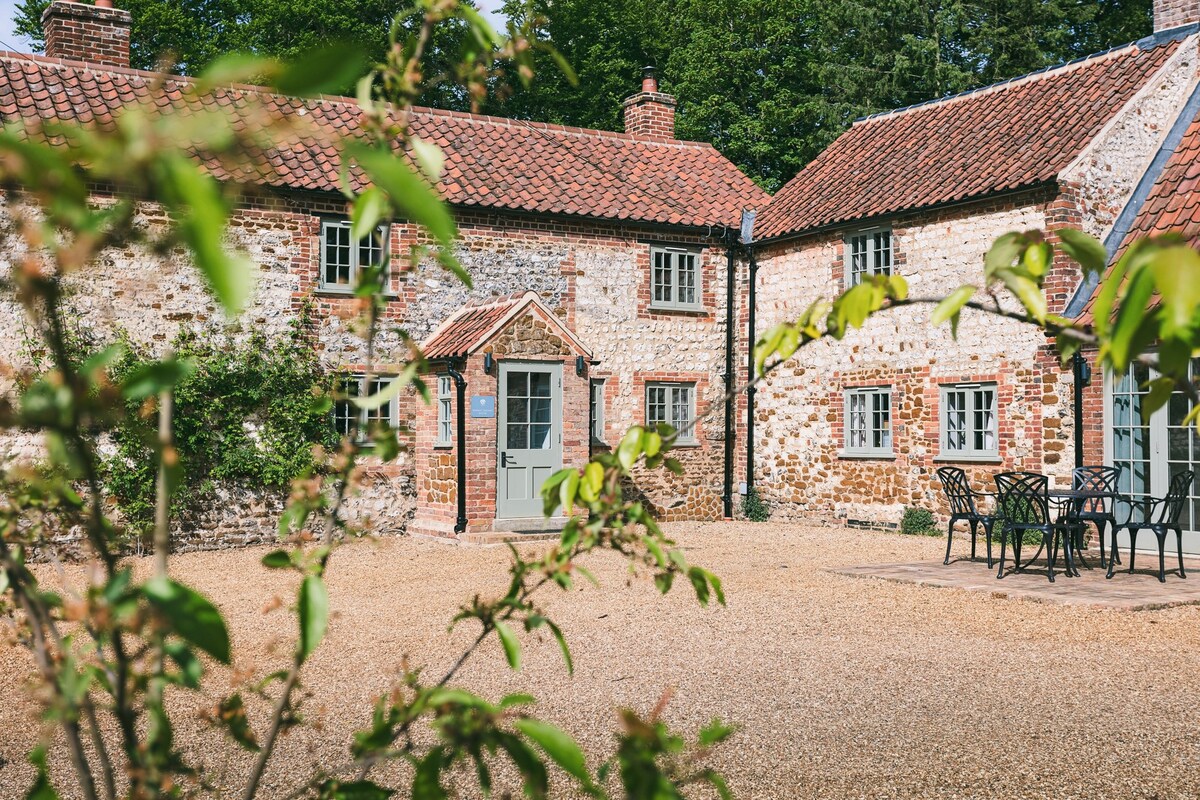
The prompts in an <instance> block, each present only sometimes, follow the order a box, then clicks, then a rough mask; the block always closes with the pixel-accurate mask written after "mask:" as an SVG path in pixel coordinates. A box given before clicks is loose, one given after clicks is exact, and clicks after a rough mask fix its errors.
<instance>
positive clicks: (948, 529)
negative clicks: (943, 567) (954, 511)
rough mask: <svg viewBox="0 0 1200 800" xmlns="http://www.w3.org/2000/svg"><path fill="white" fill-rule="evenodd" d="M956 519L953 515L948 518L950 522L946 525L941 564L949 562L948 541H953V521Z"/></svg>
mask: <svg viewBox="0 0 1200 800" xmlns="http://www.w3.org/2000/svg"><path fill="white" fill-rule="evenodd" d="M955 522H957V520H956V519H955V518H954V517H951V518H950V524H949V525H947V526H946V558H945V559H943V560H942V563H943V564H949V563H950V543H951V542H953V541H954V523H955Z"/></svg>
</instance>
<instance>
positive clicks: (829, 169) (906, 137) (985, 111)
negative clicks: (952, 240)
mask: <svg viewBox="0 0 1200 800" xmlns="http://www.w3.org/2000/svg"><path fill="white" fill-rule="evenodd" d="M1178 47H1179V42H1178V41H1171V42H1167V43H1164V44H1161V45H1159V46H1157V47H1150V48H1148V49H1145V50H1143V49H1141V48H1140V47H1138V46H1137V45H1136V44H1134V45H1129V46H1127V47H1123V48H1120V49H1117V50H1113V51H1111V52H1109V53H1104V54H1101V55H1098V56H1094V57H1092V58H1088V59H1084V60H1082V61H1078V62H1074V63H1071V64H1065V65H1063V66H1061V67H1056V68H1054V69H1050V70H1046V71H1044V72H1040V73H1034V74H1032V75H1029V76H1025V77H1022V78H1017V79H1014V80H1012V81H1008V82H1005V83H1002V84H996V85H995V86H990V87H986V88H984V89H980V90H977V91H974V92H969V93H966V94H963V95H958V96H955V97H951V98H946V99H944V100H940V101H935V102H932V103H927V104H924V105H920V106H914V107H912V108H907V109H900V110H898V111H893V112H889V113H886V114H879V115H876V116H873V117H868V118H866V119H863V120H860V121H858V122H856V123H855V124H854V125H853V126H851V128H850V130H848V131H846V132H845V133H844V134H842V135H841V136H840V137H839V138H838V139H837V140H836V141H834V143H833V144H832V145H830V146H829V147H828V148H827V149H826V150H825V151H824V152H822V153H821V154H820V155H819V156H817V157H816V159H814V160H813V161H812V163H810V164H809V165H808V166H807V167H805V168H804V169H803V170H801V172H800V173H799V174H798V175H797V176H796V177H795V178H793V179H792V180H791V181H790V182H789V183H788V184H787V185H786V186H784V187H783V188H782V189H781V190H780V191H779V193H778V194H776V195H775V198H774V199H773V200H772V201H771V204H770V205H769V206H768V207H767V210H766V211H764V212H763V213H762V214H761V215H760V216H759V219H758V224H757V225H756V226H755V238H756V239H770V238H773V237H777V236H785V235H788V234H793V233H801V232H804V231H807V230H812V229H815V228H821V227H824V226H827V225H836V224H839V223H846V222H852V221H855V220H862V219H868V218H871V217H878V216H883V215H886V214H892V213H896V212H899V211H906V210H909V209H916V208H923V207H927V206H935V205H941V204H944V203H952V202H958V201H962V200H968V199H973V198H978V197H984V196H987V195H990V194H996V193H1000V192H1006V191H1011V190H1016V189H1022V188H1027V187H1032V186H1037V185H1039V184H1043V183H1047V182H1050V181H1053V180H1055V179H1056V178H1057V176H1058V175H1059V173H1060V172H1061V171H1062V170H1063V169H1065V168H1066V167H1067V166H1068V165H1069V164H1070V163H1071V162H1072V161H1073V160H1074V159H1075V158H1076V156H1078V155H1079V153H1080V152H1081V151H1082V150H1083V149H1084V147H1086V146H1087V144H1088V143H1089V142H1090V141H1091V140H1092V139H1093V138H1094V137H1095V136H1096V134H1097V133H1098V132H1099V131H1100V129H1101V128H1102V127H1103V126H1104V124H1105V123H1107V122H1108V120H1109V119H1111V118H1112V117H1113V115H1114V114H1116V113H1117V111H1119V110H1120V109H1121V108H1122V106H1124V105H1125V104H1126V103H1127V102H1128V101H1129V100H1130V99H1131V98H1132V97H1133V95H1134V94H1135V93H1136V92H1137V91H1138V90H1139V89H1140V88H1141V87H1142V86H1144V85H1145V84H1146V82H1147V81H1148V80H1149V79H1150V77H1151V76H1153V75H1154V74H1155V72H1156V71H1157V70H1158V69H1159V68H1160V67H1162V66H1163V64H1164V63H1166V61H1167V59H1168V58H1170V57H1171V55H1172V54H1173V53H1175V51H1176V50H1177V49H1178Z"/></svg>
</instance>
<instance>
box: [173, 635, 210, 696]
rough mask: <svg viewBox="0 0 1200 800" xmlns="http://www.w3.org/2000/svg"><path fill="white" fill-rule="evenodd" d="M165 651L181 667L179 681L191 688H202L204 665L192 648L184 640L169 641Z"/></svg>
mask: <svg viewBox="0 0 1200 800" xmlns="http://www.w3.org/2000/svg"><path fill="white" fill-rule="evenodd" d="M163 652H165V653H166V654H167V657H168V658H170V659H171V660H172V661H174V662H175V665H176V666H178V667H179V683H180V685H181V686H186V687H187V688H189V689H199V688H200V678H202V677H203V676H204V665H203V664H201V663H200V659H198V658H196V654H195V653H193V652H192V649H191V648H190V647H188V646H187V645H186V644H184V643H183V642H167V643H166V644H164V645H163Z"/></svg>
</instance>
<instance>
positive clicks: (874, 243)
mask: <svg viewBox="0 0 1200 800" xmlns="http://www.w3.org/2000/svg"><path fill="white" fill-rule="evenodd" d="M842 263H843V264H845V265H846V286H857V285H858V284H860V283H862V282H863V279H864V278H867V277H870V276H871V275H891V274H892V231H891V229H889V228H876V229H873V230H869V231H857V232H855V233H851V234H848V235H847V236H846V241H845V250H844V251H843V255H842Z"/></svg>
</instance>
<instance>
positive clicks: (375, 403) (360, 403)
mask: <svg viewBox="0 0 1200 800" xmlns="http://www.w3.org/2000/svg"><path fill="white" fill-rule="evenodd" d="M406 384H407V381H405V380H403V378H402V377H401V376H397V377H395V378H392V379H391V380H390V381H388V382H387V385H385V386H384V387H383V388H382V389H380V390H379V391H378V392H376V393H375V394H373V395H370V396H369V397H351V398H350V402H352V403H354V405H355V406H357V407H358V408H361V409H365V410H367V411H377V410H379V409H380V408H382V407H383V406H384V405H386V404H387V403H390V402H391V401H393V400H395V399H396V398H397V397H399V396H400V390H401V389H403V388H404V387H405V385H406Z"/></svg>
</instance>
